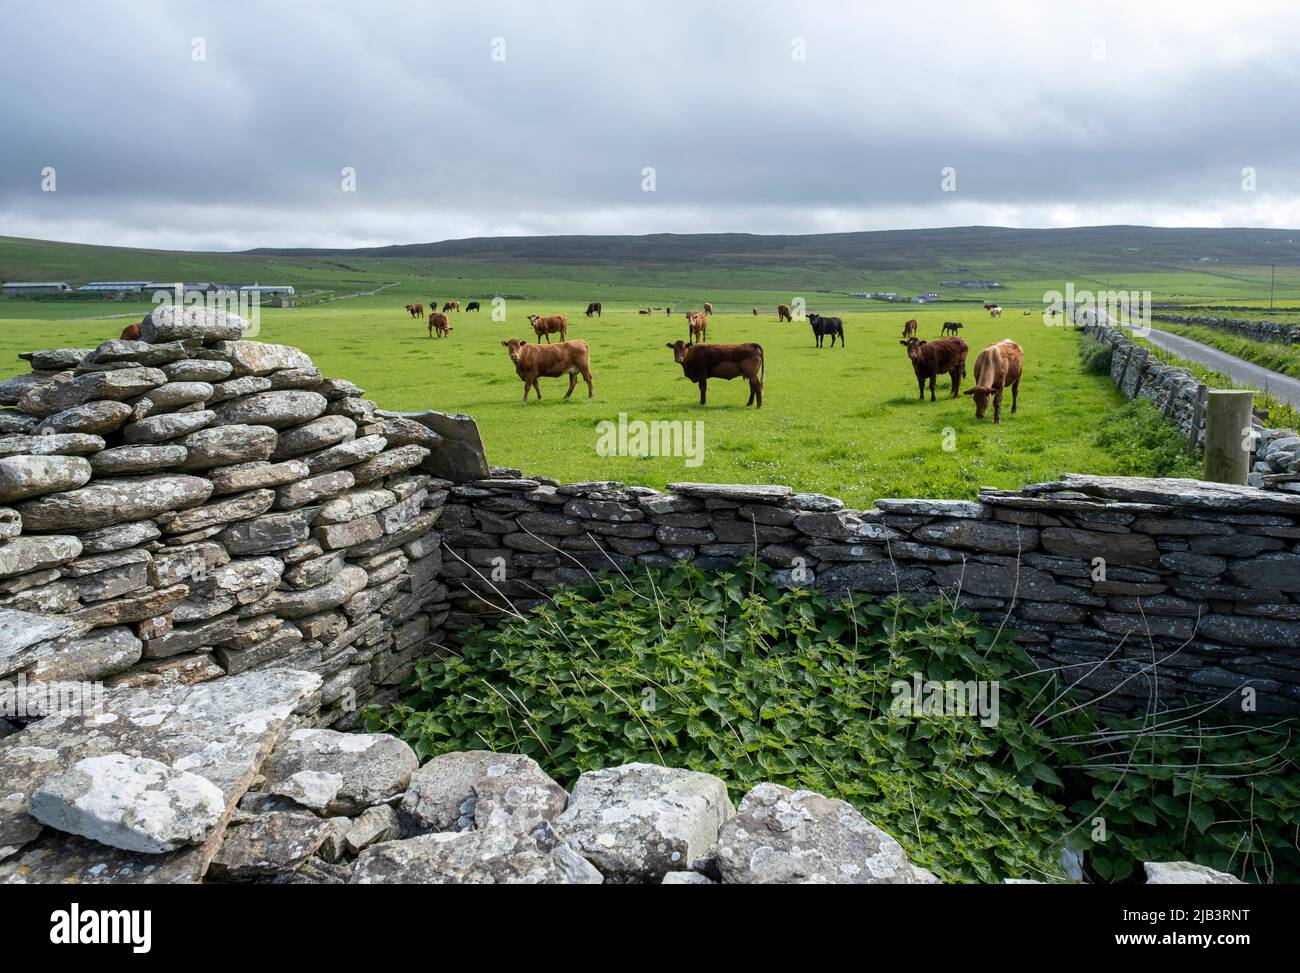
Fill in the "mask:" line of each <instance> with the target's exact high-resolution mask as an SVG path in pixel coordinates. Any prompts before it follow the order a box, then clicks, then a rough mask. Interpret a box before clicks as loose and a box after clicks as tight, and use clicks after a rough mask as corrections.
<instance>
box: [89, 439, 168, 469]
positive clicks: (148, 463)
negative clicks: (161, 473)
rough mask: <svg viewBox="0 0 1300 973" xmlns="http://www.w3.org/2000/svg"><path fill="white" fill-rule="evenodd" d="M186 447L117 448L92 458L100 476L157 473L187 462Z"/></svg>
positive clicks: (93, 466) (93, 465)
mask: <svg viewBox="0 0 1300 973" xmlns="http://www.w3.org/2000/svg"><path fill="white" fill-rule="evenodd" d="M185 456H186V452H185V447H184V446H115V447H113V448H112V449H106V450H104V451H103V452H100V453H96V454H95V455H94V456H92V457H91V458H90V465H91V467H92V468H93V469H94V471H95V473H96V474H98V475H99V476H121V475H124V474H130V473H155V472H157V471H158V470H168V469H174V468H175V467H177V466H180V465H181V464H182V463H184V462H185Z"/></svg>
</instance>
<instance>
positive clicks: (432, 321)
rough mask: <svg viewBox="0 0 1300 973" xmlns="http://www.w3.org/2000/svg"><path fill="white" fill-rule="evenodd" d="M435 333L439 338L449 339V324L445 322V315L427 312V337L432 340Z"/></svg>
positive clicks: (438, 312)
mask: <svg viewBox="0 0 1300 973" xmlns="http://www.w3.org/2000/svg"><path fill="white" fill-rule="evenodd" d="M435 332H436V333H437V335H438V337H439V338H450V337H451V323H450V322H449V321H448V320H447V315H445V314H443V313H442V312H440V311H430V312H429V337H430V338H432V337H433V336H434V334H435Z"/></svg>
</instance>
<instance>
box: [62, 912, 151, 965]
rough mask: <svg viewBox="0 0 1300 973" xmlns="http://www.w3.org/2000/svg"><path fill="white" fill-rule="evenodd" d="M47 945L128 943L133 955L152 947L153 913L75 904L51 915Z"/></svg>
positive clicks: (145, 951) (147, 950)
mask: <svg viewBox="0 0 1300 973" xmlns="http://www.w3.org/2000/svg"><path fill="white" fill-rule="evenodd" d="M50 923H51V928H50V942H52V943H54V944H56V945H60V946H71V945H80V944H87V943H90V944H98V943H113V944H119V945H120V944H123V943H125V944H129V945H130V946H131V952H133V953H147V952H149V949H150V947H151V946H152V945H153V913H152V912H150V911H149V910H148V909H87V910H86V911H84V912H83V911H81V906H79V905H78V904H77V903H76V902H74V903H72V906H71V907H70V908H68V909H66V910H65V909H58V910H56V911H54V912H51V913H50Z"/></svg>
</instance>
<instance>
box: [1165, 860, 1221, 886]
mask: <svg viewBox="0 0 1300 973" xmlns="http://www.w3.org/2000/svg"><path fill="white" fill-rule="evenodd" d="M1142 868H1143V869H1144V870H1145V871H1146V876H1147V884H1148V885H1244V884H1245V883H1244V882H1243V881H1242V880H1241V879H1239V878H1237V877H1236V876H1235V875H1229V874H1228V873H1227V872H1219V871H1215V870H1214V869H1213V868H1208V867H1206V866H1205V865H1197V864H1196V863H1195V862H1144V863H1143V865H1142Z"/></svg>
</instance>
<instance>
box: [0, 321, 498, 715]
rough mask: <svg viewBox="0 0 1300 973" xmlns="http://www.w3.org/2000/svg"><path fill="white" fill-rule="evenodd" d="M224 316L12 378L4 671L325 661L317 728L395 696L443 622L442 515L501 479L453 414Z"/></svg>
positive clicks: (229, 670)
mask: <svg viewBox="0 0 1300 973" xmlns="http://www.w3.org/2000/svg"><path fill="white" fill-rule="evenodd" d="M245 327H246V325H245V322H244V321H243V320H242V319H240V318H238V317H236V316H235V315H231V314H227V313H226V312H224V311H218V310H211V309H204V308H189V309H184V310H182V309H179V308H175V307H160V308H157V309H155V310H154V311H153V312H152V314H151V315H150V316H149V317H148V318H147V319H146V321H145V322H144V325H143V328H142V335H141V336H142V340H140V341H120V340H111V341H106V342H104V343H103V344H101V345H99V346H98V347H97V348H94V349H85V348H68V349H53V350H46V351H36V352H31V353H29V354H25V355H23V356H22V357H23V358H24V359H26V360H27V361H28V363H29V364H30V365H31V368H32V371H31V372H30V373H28V374H24V375H20V376H18V377H15V378H12V379H9V380H8V381H5V382H0V405H3V406H4V408H2V409H0V629H2V630H3V631H4V633H5V635H6V636H8V637H6V638H4V639H3V640H0V680H3V681H5V683H6V684H7V685H8V686H11V687H12V686H15V685H18V684H20V683H34V682H41V683H59V682H67V681H90V682H98V681H102V682H103V683H104V684H105V685H107V686H108V687H110V688H114V687H126V688H141V687H159V686H170V685H175V684H189V683H195V682H202V681H205V680H209V679H213V678H217V677H221V676H226V675H231V674H236V673H241V672H244V671H246V670H252V669H262V668H266V667H293V668H296V669H299V670H305V671H310V672H312V673H316V674H318V675H320V676H321V677H322V678H323V680H324V684H323V687H322V690H321V693H322V697H323V707H322V708H321V710H320V713H319V719H320V721H321V722H322V723H324V724H326V725H336V726H351V725H353V724H354V723H355V721H356V719H357V716H356V710H357V707H358V706H359V705H361V704H363V703H365V702H366V701H367V700H372V699H380V698H384V696H385V694H388V695H389V696H391V694H392V692H393V687H395V686H397V685H398V684H399V683H400V682H401V681H402V680H403V679H405V678H406V676H407V675H408V674H409V673H410V672H411V668H412V665H413V662H414V659H415V658H417V657H418V656H419V655H420V654H422V653H424V652H427V651H429V650H430V648H431V647H432V646H434V645H436V644H438V643H439V641H440V639H441V626H442V622H443V619H444V618H445V617H446V614H447V604H446V602H447V599H446V595H447V592H446V588H445V587H444V586H443V585H442V584H441V583H440V581H439V580H438V574H439V570H440V567H441V559H442V552H441V545H440V541H439V536H438V532H437V530H436V529H435V524H436V522H437V519H438V515H439V513H440V511H441V508H442V505H443V503H444V502H445V500H446V498H447V495H448V494H447V488H448V487H449V486H451V484H452V479H451V478H450V477H459V478H464V477H465V476H484V475H486V474H487V473H488V469H487V466H486V464H485V463H484V461H483V458H482V450H481V446H480V445H479V444H478V441H477V431H476V430H475V428H474V425H473V422H472V421H471V420H468V419H467V418H466V417H463V416H452V415H445V414H441V413H433V412H425V413H411V414H399V413H392V412H385V411H383V410H380V409H378V408H377V407H376V406H375V404H374V403H373V402H371V401H369V400H367V399H366V398H364V393H363V391H362V390H361V389H360V388H358V387H357V386H355V385H353V384H352V383H350V382H347V381H343V380H340V379H332V378H326V377H324V376H322V375H321V374H320V372H319V370H317V369H316V368H315V366H314V365H313V364H312V361H311V359H310V358H309V357H308V356H307V355H306V354H304V353H303V352H301V351H299V350H297V349H295V348H290V347H287V346H284V345H275V344H265V343H260V342H254V341H247V340H244V339H243V338H242V337H241V336H242V334H243V331H244V329H245Z"/></svg>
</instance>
